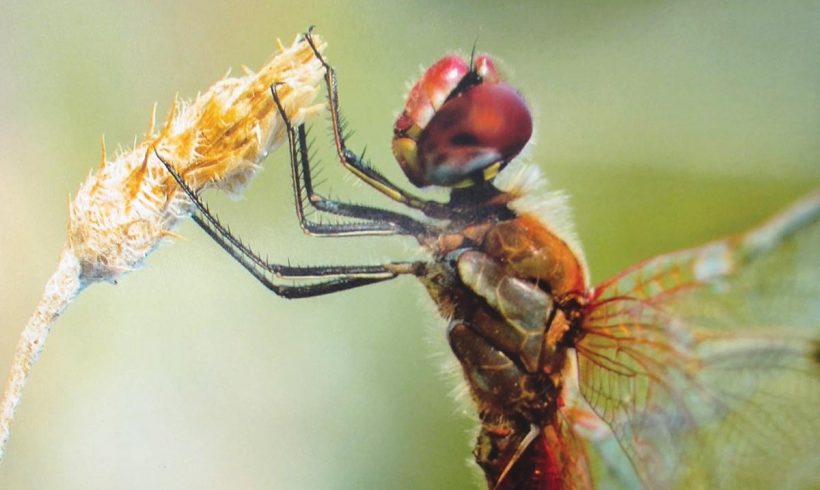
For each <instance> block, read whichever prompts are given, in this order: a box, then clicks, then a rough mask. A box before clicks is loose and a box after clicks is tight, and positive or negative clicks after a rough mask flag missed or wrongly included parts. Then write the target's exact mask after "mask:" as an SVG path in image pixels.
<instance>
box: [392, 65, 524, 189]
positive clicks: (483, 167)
mask: <svg viewBox="0 0 820 490" xmlns="http://www.w3.org/2000/svg"><path fill="white" fill-rule="evenodd" d="M531 135H532V115H531V114H530V110H529V107H528V106H527V103H526V101H525V100H524V98H523V97H522V96H521V94H519V93H518V91H516V90H515V89H514V88H513V87H511V86H510V85H508V84H506V83H502V82H500V81H499V76H498V73H497V72H496V70H495V66H494V64H493V62H492V60H491V59H490V58H489V57H487V56H484V55H482V56H479V57H478V58H476V60H475V61H474V65H473V68H472V71H470V68H469V66H468V65H467V63H466V62H465V61H464V60H462V59H461V58H458V57H455V56H448V57H445V58H442V59H441V60H440V61H439V62H437V63H436V64H435V65H433V66H432V67H431V68H430V69H428V70H427V72H425V74H424V75H423V76H422V78H421V79H420V80H419V81H418V82H417V83H416V85H415V86H413V88H412V89H411V91H410V94H409V95H408V97H407V104H406V105H405V109H404V112H402V114H401V115H400V116H399V118H398V120H397V121H396V124H395V126H394V137H393V153H394V155H395V156H396V159H397V160H398V162H399V164H400V165H401V167H402V170H404V173H405V174H406V175H407V177H408V178H409V179H410V181H411V182H412V183H413V184H414V185H416V186H418V187H424V186H428V185H440V186H460V185H464V184H470V183H472V182H474V181H482V180H490V179H492V178H493V177H494V176H495V174H496V173H497V171H498V170H500V169H501V168H502V167H503V166H504V165H506V164H507V163H508V162H509V161H510V160H511V159H512V158H514V157H515V156H516V155H518V153H519V152H520V151H521V150H522V149H523V148H524V145H526V144H527V141H529V139H530V136H531Z"/></svg>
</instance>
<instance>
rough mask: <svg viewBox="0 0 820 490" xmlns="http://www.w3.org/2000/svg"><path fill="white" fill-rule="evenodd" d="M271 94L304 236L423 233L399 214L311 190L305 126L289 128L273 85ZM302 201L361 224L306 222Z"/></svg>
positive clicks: (421, 225) (414, 222) (422, 228)
mask: <svg viewBox="0 0 820 490" xmlns="http://www.w3.org/2000/svg"><path fill="white" fill-rule="evenodd" d="M271 94H272V96H273V100H274V102H275V103H276V106H277V109H278V110H279V115H280V117H281V118H282V121H283V122H284V124H285V129H286V131H287V135H288V146H289V149H290V161H291V173H292V177H293V192H294V195H295V198H296V216H297V218H298V219H299V224H300V226H301V227H302V229H303V230H304V231H305V233H308V234H310V235H316V236H325V237H327V236H365V235H418V234H420V233H422V232H424V231H425V230H426V228H427V227H426V225H425V224H424V223H421V222H420V221H418V220H416V219H413V218H411V217H409V216H406V215H404V214H401V213H396V212H393V211H388V210H385V209H379V208H374V207H370V206H363V205H360V204H351V203H345V202H341V201H336V200H331V199H327V198H325V197H324V196H321V195H319V194H317V193H316V192H315V191H314V189H313V179H312V174H311V172H312V169H311V168H310V156H309V150H308V146H309V145H308V144H307V141H306V140H307V135H306V132H305V126H304V125H303V124H301V125H299V127H298V128H294V127H293V125H292V124H291V122H290V120H289V119H288V116H287V113H286V112H285V109H284V107H283V106H282V102H281V100H280V99H279V95H278V93H277V91H276V84H274V85H271ZM306 200H307V202H309V203H310V204H311V205H313V207H315V208H316V209H317V210H319V211H322V212H326V213H330V214H335V215H338V216H345V217H349V218H355V219H360V220H365V221H364V222H361V223H331V224H325V223H316V222H313V221H310V220H308V219H307V216H306V215H305V210H304V203H305V201H306Z"/></svg>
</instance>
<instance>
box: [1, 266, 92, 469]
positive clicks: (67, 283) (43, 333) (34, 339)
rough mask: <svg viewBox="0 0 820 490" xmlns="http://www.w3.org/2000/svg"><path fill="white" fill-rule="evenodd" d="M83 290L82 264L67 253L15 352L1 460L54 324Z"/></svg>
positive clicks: (6, 399)
mask: <svg viewBox="0 0 820 490" xmlns="http://www.w3.org/2000/svg"><path fill="white" fill-rule="evenodd" d="M83 288H85V283H84V282H83V281H82V280H81V279H80V262H79V261H78V260H77V257H75V256H74V254H73V253H72V252H71V251H70V250H64V251H63V253H62V256H61V257H60V263H59V265H58V266H57V271H56V272H54V274H53V275H52V276H51V278H50V279H49V280H48V283H46V289H45V291H44V292H43V297H42V299H40V303H39V304H38V305H37V308H36V309H35V310H34V314H33V315H31V318H29V321H28V323H27V324H26V326H25V328H23V331H22V332H21V333H20V339H19V340H18V342H17V349H16V350H15V351H14V363H13V364H12V368H11V370H10V372H9V377H8V381H6V389H5V390H4V392H3V400H2V403H1V404H0V460H2V459H3V454H4V449H5V447H6V442H7V441H8V439H9V435H10V434H11V432H10V425H11V421H12V419H13V418H14V410H15V409H16V408H17V405H18V404H19V403H20V397H21V396H22V393H23V386H25V384H26V379H27V378H28V374H29V372H30V371H31V367H32V366H33V365H34V363H35V362H37V359H39V357H40V353H41V352H42V350H43V346H44V345H45V343H46V337H47V336H48V333H49V332H50V331H51V326H52V325H53V324H54V321H55V320H56V319H57V317H58V316H60V314H61V313H62V312H63V310H65V309H66V307H67V306H68V305H70V304H71V303H72V302H73V301H74V298H76V297H77V295H78V294H79V293H80V291H82V290H83Z"/></svg>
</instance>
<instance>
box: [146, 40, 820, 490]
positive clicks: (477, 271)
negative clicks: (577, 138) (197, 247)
mask: <svg viewBox="0 0 820 490" xmlns="http://www.w3.org/2000/svg"><path fill="white" fill-rule="evenodd" d="M305 41H306V42H308V43H310V45H311V46H313V40H312V38H311V35H310V32H308V33H307V34H306V35H305ZM313 47H314V51H315V53H316V56H317V57H318V58H319V59H320V60H321V61H322V63H323V65H324V68H325V81H326V87H327V95H328V104H329V112H330V120H331V124H332V128H333V135H334V140H335V141H334V142H335V147H336V152H337V154H338V157H339V160H340V162H341V164H342V165H343V166H344V167H345V168H346V169H347V170H349V171H350V172H352V173H353V174H354V175H355V176H357V177H358V178H360V179H361V180H362V181H364V182H365V183H366V184H368V185H369V186H370V187H372V188H374V189H376V190H377V191H379V192H381V193H382V194H384V195H385V196H387V197H388V198H389V199H392V200H393V201H396V202H398V203H401V204H403V205H404V206H406V207H407V208H410V209H412V210H415V211H417V213H415V215H413V216H411V215H410V214H404V213H400V212H395V211H389V210H385V209H379V208H374V207H370V206H364V205H358V204H351V203H346V202H339V201H336V200H332V199H328V198H326V197H323V196H322V195H320V194H318V193H317V192H316V191H315V190H314V188H313V182H312V179H311V166H310V162H309V155H308V148H307V147H308V145H307V143H306V140H307V137H306V129H305V127H304V126H303V125H299V126H293V125H291V124H290V123H289V122H288V120H287V118H286V116H285V111H284V110H283V109H282V107H281V104H280V101H279V98H278V97H277V93H276V86H273V87H272V88H271V92H272V96H273V98H274V101H275V102H276V104H277V106H278V107H279V110H280V113H281V115H282V117H283V118H285V122H286V127H287V132H288V138H289V146H290V163H291V170H292V177H293V183H294V192H295V194H296V213H297V217H298V219H299V222H300V224H301V227H302V228H303V230H304V231H305V232H306V233H308V234H311V235H320V236H362V235H408V236H412V237H415V239H416V240H418V242H419V243H420V244H421V245H422V246H423V247H424V248H425V249H426V250H427V252H428V253H429V259H428V260H422V261H410V262H393V263H387V264H380V265H362V266H352V265H333V266H312V267H296V266H290V265H281V264H274V263H270V262H268V261H267V260H264V259H262V258H261V257H260V255H258V254H257V253H255V252H254V251H252V250H251V249H250V248H249V247H248V246H246V245H245V244H244V243H243V242H242V241H241V240H239V239H238V238H237V237H236V236H234V235H232V234H231V233H230V232H229V231H228V229H227V228H226V227H225V226H223V225H222V223H220V221H219V220H218V219H217V218H216V217H215V216H214V215H213V214H212V213H211V212H210V211H209V210H208V208H207V207H206V206H205V205H204V204H203V203H202V201H201V200H200V199H199V197H198V196H197V195H196V193H194V192H193V191H192V190H191V188H190V187H189V186H188V185H187V184H186V183H185V180H184V176H181V175H179V174H178V173H177V172H176V171H175V170H174V168H173V166H171V165H170V164H168V163H166V167H167V168H168V170H169V171H170V172H171V173H172V174H173V176H174V178H175V179H176V181H177V182H178V184H179V185H180V186H181V187H182V189H183V190H184V191H185V192H186V193H187V195H188V197H190V199H191V200H192V201H193V203H194V204H195V205H196V208H197V211H198V213H197V214H195V215H194V217H193V218H194V220H195V221H196V222H197V223H198V224H199V225H200V226H201V227H202V228H203V229H204V230H205V231H206V232H207V233H208V234H209V235H210V236H211V237H212V238H213V239H214V240H215V241H216V242H217V243H219V244H220V245H221V246H222V247H223V248H224V249H225V250H226V251H227V252H228V253H230V254H231V255H232V256H233V257H234V258H235V259H236V260H237V261H239V262H240V263H241V264H242V265H243V266H244V267H245V268H246V269H247V270H248V271H250V272H251V274H253V275H254V276H255V277H256V278H257V279H258V280H259V281H260V282H261V283H262V284H264V285H265V286H266V287H267V288H269V289H270V290H271V291H273V292H274V293H276V294H277V295H280V296H284V297H287V298H303V297H311V296H317V295H322V294H328V293H333V292H337V291H342V290H347V289H351V288H356V287H359V286H364V285H368V284H373V283H377V282H381V281H386V280H390V279H394V278H396V277H398V276H402V275H412V276H415V277H417V278H418V279H419V280H420V281H421V283H422V284H423V285H424V287H425V288H426V289H427V291H428V293H429V295H430V297H431V298H432V300H433V301H434V303H435V304H436V305H437V307H438V310H439V312H440V313H441V316H442V317H443V318H444V319H445V320H447V321H448V322H449V326H448V327H447V335H448V338H449V342H450V346H451V348H452V351H453V353H454V354H455V356H456V358H457V359H458V361H459V363H460V365H461V367H462V370H463V374H464V378H465V380H466V382H467V384H468V386H469V390H470V394H471V397H472V400H473V401H474V402H475V406H476V409H477V414H478V417H479V420H480V422H481V426H480V429H479V432H478V435H477V439H476V443H475V448H474V450H473V455H474V457H475V461H476V462H477V464H478V466H480V467H481V469H482V470H483V472H484V475H485V477H486V481H487V485H488V488H490V489H495V490H502V489H569V488H582V489H583V488H593V487H595V486H599V485H601V486H604V485H608V487H612V486H616V487H617V486H625V487H638V486H644V487H647V488H672V487H685V488H726V487H732V488H746V487H750V486H752V487H760V488H771V487H781V488H782V487H787V486H790V487H794V488H805V487H811V486H815V487H816V485H818V484H820V476H818V473H817V471H816V469H817V468H818V467H820V462H819V461H818V460H819V459H820V442H818V441H820V417H818V415H817V407H818V406H820V192H815V193H813V194H811V195H810V196H808V197H807V198H805V199H804V200H802V201H801V202H798V203H797V204H795V205H794V206H793V207H792V208H790V209H789V210H787V211H786V212H784V213H783V214H781V215H779V216H776V217H775V218H773V219H772V220H770V221H769V222H767V223H765V224H764V225H762V226H760V227H759V228H756V229H753V230H751V231H749V232H747V233H744V234H741V235H737V236H733V237H730V238H728V239H724V240H719V241H716V242H713V243H710V244H707V245H705V246H703V247H699V248H693V249H688V250H682V251H678V252H673V253H670V254H666V255H661V256H658V257H655V258H651V259H648V260H646V261H644V262H642V263H640V264H637V265H635V266H633V267H630V268H629V269H627V270H625V271H624V272H622V273H620V274H617V275H616V276H614V277H612V278H610V279H608V280H606V281H604V282H603V283H601V284H599V285H597V286H594V287H593V286H591V285H590V284H589V279H588V278H589V274H588V272H587V267H586V265H585V262H584V258H583V255H582V252H581V247H580V244H579V243H578V240H577V239H576V237H575V235H574V234H573V232H572V230H571V223H570V222H569V219H568V213H567V205H566V203H565V200H564V199H563V198H562V196H561V195H560V194H554V193H553V194H550V193H542V192H540V191H539V190H538V184H539V176H538V172H537V169H536V168H535V167H532V166H529V167H528V166H525V165H520V164H517V165H512V166H510V168H505V167H507V166H508V164H509V163H511V162H512V161H513V159H514V158H515V157H516V156H517V155H518V153H519V152H520V151H521V150H522V148H523V147H524V146H525V145H526V143H527V142H528V140H529V139H530V136H531V133H532V118H531V115H530V111H529V108H528V105H527V103H526V101H525V100H524V98H523V97H522V95H521V94H520V93H519V92H518V91H516V90H515V89H514V88H513V87H512V86H510V85H508V84H507V83H505V82H504V81H503V80H502V79H501V76H500V75H499V73H498V71H497V70H496V68H495V65H494V63H493V60H492V59H491V58H490V57H489V56H487V55H478V56H476V55H475V54H474V55H473V56H472V57H471V59H469V60H465V59H462V58H460V57H458V56H446V57H444V58H442V59H440V60H439V61H437V62H436V63H435V64H433V65H432V66H431V67H430V68H429V69H427V71H426V72H425V73H424V74H423V75H422V77H421V78H420V79H419V80H418V82H416V84H415V85H414V86H413V87H412V89H411V90H410V93H409V95H408V96H407V101H406V105H405V107H404V111H403V112H402V113H401V115H400V116H399V118H398V120H397V121H396V123H395V125H394V128H393V131H394V135H393V144H392V146H393V153H394V155H395V157H396V159H397V161H398V163H399V165H400V166H401V168H402V170H403V171H404V173H405V174H406V175H407V177H408V179H409V180H410V182H412V183H413V184H414V185H415V186H417V187H420V188H423V187H426V186H431V185H432V186H442V187H447V188H449V189H450V194H449V200H448V201H447V202H439V201H435V200H428V199H423V198H421V197H418V196H417V195H414V194H412V193H410V192H407V191H405V190H403V189H401V188H400V187H398V186H397V185H395V184H393V183H392V182H391V181H389V180H388V179H387V178H385V177H384V176H383V175H381V174H380V173H379V172H378V171H377V170H375V169H374V168H373V167H371V166H370V165H369V164H368V163H366V162H365V161H364V160H363V159H362V158H361V157H360V156H359V155H357V154H356V153H354V152H352V151H351V150H349V149H348V147H347V144H346V141H345V139H346V138H345V134H344V131H343V123H342V120H341V116H340V113H339V98H338V93H337V85H336V76H335V72H334V70H333V68H332V67H331V66H330V65H328V64H327V63H326V62H325V61H324V59H323V58H322V57H321V54H320V53H319V52H318V50H316V49H315V46H313ZM158 156H159V155H158ZM160 158H161V157H160ZM502 170H503V172H502ZM306 206H312V207H313V208H315V209H316V210H318V211H321V212H324V213H328V214H331V215H335V216H341V217H344V218H351V219H352V221H351V222H338V223H327V222H325V223H322V222H315V221H311V220H310V219H308V217H307V215H306V213H305V207H306ZM417 216H421V217H417ZM294 280H295V281H294Z"/></svg>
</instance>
